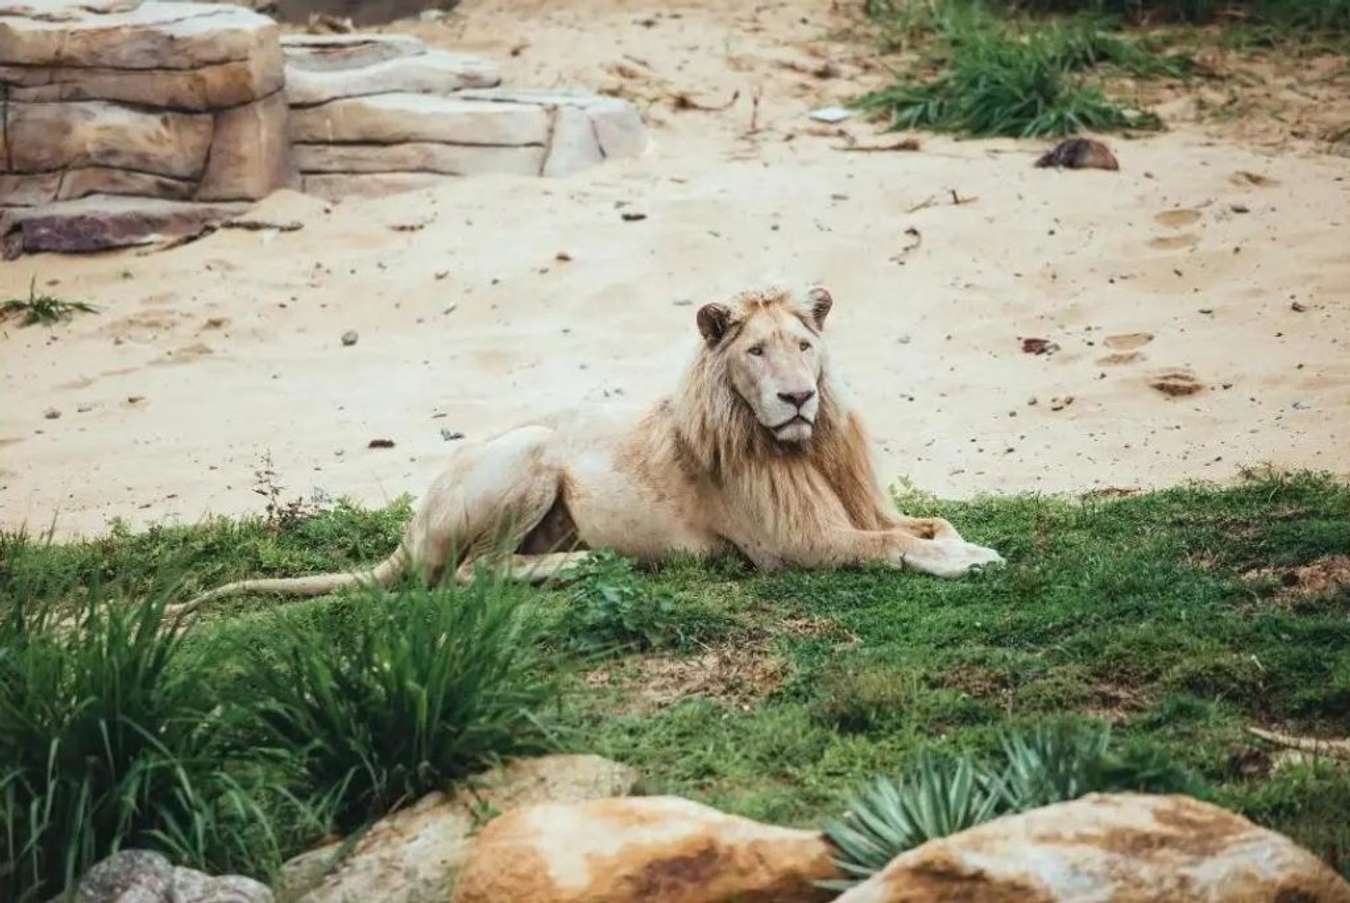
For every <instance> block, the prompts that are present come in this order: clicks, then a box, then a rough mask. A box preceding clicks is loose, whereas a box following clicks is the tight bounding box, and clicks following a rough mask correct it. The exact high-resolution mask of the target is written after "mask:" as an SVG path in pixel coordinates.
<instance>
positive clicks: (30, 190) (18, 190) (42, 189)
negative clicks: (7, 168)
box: [0, 172, 62, 207]
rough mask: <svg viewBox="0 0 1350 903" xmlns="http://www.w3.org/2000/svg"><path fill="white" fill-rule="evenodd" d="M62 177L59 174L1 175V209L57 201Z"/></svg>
mask: <svg viewBox="0 0 1350 903" xmlns="http://www.w3.org/2000/svg"><path fill="white" fill-rule="evenodd" d="M61 176H62V173H59V172H41V173H30V174H21V175H15V174H11V173H0V207H31V206H33V205H34V204H45V203H47V202H48V201H53V200H56V192H57V189H59V188H60V187H61Z"/></svg>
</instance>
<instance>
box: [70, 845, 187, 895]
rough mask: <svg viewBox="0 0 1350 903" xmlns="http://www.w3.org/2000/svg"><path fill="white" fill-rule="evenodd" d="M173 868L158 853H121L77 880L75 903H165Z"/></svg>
mask: <svg viewBox="0 0 1350 903" xmlns="http://www.w3.org/2000/svg"><path fill="white" fill-rule="evenodd" d="M172 886H173V866H171V865H170V864H169V860H167V859H165V858H164V857H163V856H161V855H160V854H159V853H152V852H149V851H147V850H123V851H121V852H120V853H114V854H113V855H111V856H109V857H108V858H107V859H105V860H103V861H102V862H100V863H98V864H97V865H95V866H94V867H93V868H91V869H90V870H89V871H88V872H86V873H85V875H84V877H83V878H81V879H80V884H79V889H78V890H77V891H76V894H75V899H76V901H77V903H165V901H166V900H167V899H168V896H169V889H170V888H171V887H172Z"/></svg>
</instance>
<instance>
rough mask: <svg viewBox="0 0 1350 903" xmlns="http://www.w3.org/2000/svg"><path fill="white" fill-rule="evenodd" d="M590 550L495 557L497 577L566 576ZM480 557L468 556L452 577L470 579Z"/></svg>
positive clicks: (542, 580)
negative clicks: (497, 567) (473, 558)
mask: <svg viewBox="0 0 1350 903" xmlns="http://www.w3.org/2000/svg"><path fill="white" fill-rule="evenodd" d="M589 555H590V552H587V551H579V552H545V553H544V554H542V555H510V556H505V557H504V558H502V559H500V560H499V561H493V562H492V563H493V564H494V565H498V566H499V570H498V571H497V572H496V573H497V574H498V575H499V576H500V577H501V579H503V580H511V581H519V582H522V583H534V584H540V583H547V582H548V581H550V580H556V579H559V578H565V577H567V574H568V572H569V571H570V570H572V569H573V568H575V567H576V566H577V565H579V564H581V563H582V562H583V561H585V560H586V559H587V557H589ZM481 560H482V559H476V560H468V561H465V562H464V563H463V564H461V565H460V566H459V570H458V571H456V572H455V579H457V580H458V581H459V582H460V583H471V582H472V581H473V579H474V573H475V572H476V570H477V565H478V563H479V561H481Z"/></svg>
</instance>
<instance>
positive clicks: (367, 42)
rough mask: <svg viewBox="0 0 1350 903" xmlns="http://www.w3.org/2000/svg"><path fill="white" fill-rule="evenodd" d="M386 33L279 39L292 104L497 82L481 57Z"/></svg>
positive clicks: (440, 90)
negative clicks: (428, 45)
mask: <svg viewBox="0 0 1350 903" xmlns="http://www.w3.org/2000/svg"><path fill="white" fill-rule="evenodd" d="M398 37H401V36H386V35H298V36H294V37H287V38H284V39H283V40H282V50H283V52H284V54H285V58H286V96H287V98H288V99H289V100H290V103H291V105H292V106H313V105H314V104H320V103H327V102H328V101H330V100H337V99H338V98H342V97H362V96H365V95H369V94H388V93H395V92H411V93H414V94H450V93H452V92H454V91H458V90H459V89H461V88H483V87H490V86H492V85H496V84H498V83H499V82H500V81H501V74H500V73H499V72H498V71H497V67H496V65H494V64H493V63H492V62H490V61H488V60H485V59H483V58H481V57H476V56H468V55H466V54H458V53H448V52H446V51H443V50H430V51H429V50H427V49H426V47H425V46H424V45H422V43H421V42H420V41H415V40H412V39H406V38H405V39H403V40H391V39H390V38H398Z"/></svg>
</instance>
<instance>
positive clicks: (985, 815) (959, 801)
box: [822, 754, 1001, 891]
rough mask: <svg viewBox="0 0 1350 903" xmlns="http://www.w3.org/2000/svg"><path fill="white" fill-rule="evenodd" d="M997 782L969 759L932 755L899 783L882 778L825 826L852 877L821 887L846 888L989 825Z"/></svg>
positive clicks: (997, 798) (842, 866) (995, 803)
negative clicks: (909, 854)
mask: <svg viewBox="0 0 1350 903" xmlns="http://www.w3.org/2000/svg"><path fill="white" fill-rule="evenodd" d="M997 783H998V782H997V781H996V780H995V779H994V778H993V776H992V775H990V774H989V773H987V772H986V771H984V770H983V769H981V768H980V767H979V766H977V765H976V764H975V763H974V761H973V760H972V759H970V758H968V757H962V758H960V759H955V760H944V759H939V758H937V757H935V756H933V755H930V754H924V755H922V756H920V758H919V761H918V763H917V765H916V766H915V767H914V769H913V770H912V771H911V772H910V773H909V774H908V775H906V776H905V777H904V778H902V779H901V780H900V781H898V782H896V781H892V780H890V779H889V778H885V777H882V778H877V779H876V780H875V781H873V782H872V784H871V785H870V786H868V787H867V788H866V789H865V790H863V792H862V793H861V794H859V795H858V797H857V798H856V799H855V800H854V801H853V802H852V804H851V805H850V806H849V808H848V811H847V812H846V813H845V814H844V816H843V817H842V818H840V819H837V820H835V821H832V822H830V823H829V824H828V825H826V827H825V835H826V837H828V838H829V839H830V841H831V842H832V843H833V844H834V845H835V847H836V848H838V850H839V856H837V857H836V858H835V864H836V865H837V866H838V867H839V870H840V871H842V872H843V873H844V874H845V875H848V876H849V877H848V878H842V879H839V880H835V881H827V882H822V886H824V887H827V888H829V889H831V890H841V891H842V890H847V889H848V888H850V887H852V886H853V885H854V884H855V883H857V882H858V881H861V880H864V879H866V878H868V877H869V876H871V875H873V874H875V873H876V872H878V871H880V870H881V869H883V868H885V867H886V864H887V863H888V862H890V861H891V860H892V859H894V858H895V856H896V855H897V854H899V853H901V852H903V851H905V850H908V849H912V848H913V847H916V846H919V845H920V844H922V843H925V842H927V841H929V840H933V839H935V838H938V837H946V836H947V835H949V834H955V833H957V832H958V831H964V830H965V829H967V828H970V827H974V826H975V825H978V824H980V823H981V822H985V821H988V820H989V819H990V818H993V817H994V815H995V814H996V813H997V811H998V806H999V802H1000V799H1001V795H1000V792H999V789H998V786H997Z"/></svg>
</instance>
